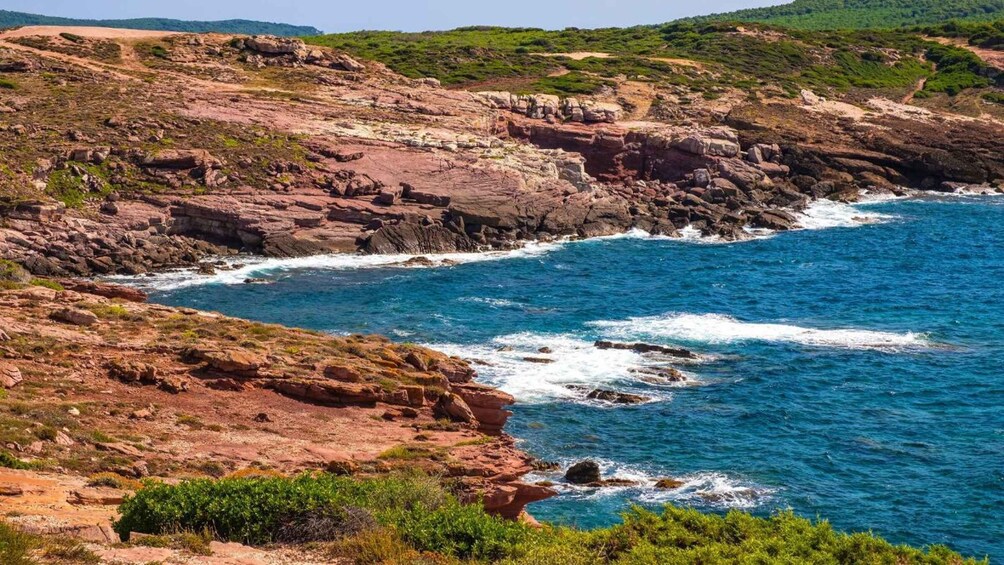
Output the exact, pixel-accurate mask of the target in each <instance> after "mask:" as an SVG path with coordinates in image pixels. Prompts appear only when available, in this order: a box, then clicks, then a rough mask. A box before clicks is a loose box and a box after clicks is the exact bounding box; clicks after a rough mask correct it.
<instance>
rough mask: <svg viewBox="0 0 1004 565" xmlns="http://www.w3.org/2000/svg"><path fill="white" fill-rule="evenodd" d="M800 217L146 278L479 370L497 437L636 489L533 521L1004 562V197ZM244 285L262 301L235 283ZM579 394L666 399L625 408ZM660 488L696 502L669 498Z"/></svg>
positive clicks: (213, 303) (184, 300) (210, 303)
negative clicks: (729, 529)
mask: <svg viewBox="0 0 1004 565" xmlns="http://www.w3.org/2000/svg"><path fill="white" fill-rule="evenodd" d="M862 216H866V218H862ZM862 219H869V220H871V221H860V220H862ZM876 220H877V223H871V222H872V221H876ZM806 222H807V224H808V225H812V226H815V227H820V228H822V227H826V226H834V227H831V228H830V229H814V230H801V231H796V232H789V233H784V234H778V235H775V236H772V237H768V238H763V239H758V240H754V241H748V242H742V243H734V244H714V243H707V242H695V241H679V240H667V239H655V238H642V237H623V238H611V239H600V240H591V241H586V242H575V243H564V244H559V245H544V246H534V247H531V248H530V249H528V250H524V251H522V252H518V253H512V254H507V255H503V256H495V257H490V258H482V259H485V260H479V261H471V262H462V263H461V264H457V265H454V266H446V267H438V268H402V267H399V266H389V265H386V264H384V263H386V261H388V260H386V259H380V258H366V259H359V258H351V259H346V258H344V257H341V258H327V259H323V258H322V259H308V260H293V261H270V262H265V263H262V264H256V265H253V266H249V267H245V268H244V269H241V270H240V271H238V272H236V273H233V274H226V273H224V274H221V275H220V276H218V277H215V278H213V277H210V278H207V279H199V278H195V277H192V276H187V275H186V276H185V277H178V276H175V277H165V278H159V279H152V280H150V281H149V283H150V284H154V285H158V288H160V290H157V291H156V292H155V293H154V295H153V300H155V301H157V302H162V303H166V304H171V305H184V306H191V307H195V308H204V309H212V310H218V311H221V312H224V313H227V314H230V315H235V316H241V317H247V318H252V319H258V320H262V321H267V322H277V323H283V324H289V325H295V326H301V327H307V328H313V329H319V330H325V331H330V332H336V333H348V332H362V333H381V334H387V335H390V336H392V337H394V338H396V339H399V340H401V341H408V342H417V343H423V344H430V345H434V346H436V347H438V348H441V349H444V350H446V351H449V352H451V353H456V354H460V355H464V356H466V357H468V358H473V359H476V360H477V362H478V363H480V365H479V366H478V368H479V372H480V374H481V378H482V380H484V381H485V382H489V383H491V384H494V385H497V386H499V387H501V388H503V389H505V390H507V391H509V392H511V393H513V394H514V395H515V396H516V397H517V399H518V401H519V404H518V405H517V406H516V407H514V412H515V415H514V416H513V418H512V419H511V421H510V424H509V426H508V428H507V431H508V432H509V433H510V434H512V435H514V436H516V437H517V438H520V439H521V440H522V447H523V448H524V449H525V450H527V451H528V452H530V453H532V454H534V455H537V456H539V457H541V458H543V459H546V460H553V461H557V462H560V463H562V464H563V465H567V464H569V463H571V462H574V461H577V460H581V459H586V458H593V459H597V460H598V461H600V462H601V463H602V465H603V468H604V472H605V473H606V474H607V475H609V476H617V477H622V478H632V479H635V480H638V481H640V485H639V486H637V487H627V488H615V489H581V488H573V487H562V495H561V496H559V497H557V498H554V499H551V500H548V501H545V502H542V503H538V504H535V505H533V506H532V507H531V508H530V510H531V512H532V513H533V514H534V515H535V516H537V517H538V518H540V519H545V520H550V521H555V522H562V523H568V524H575V525H579V526H587V527H588V526H598V525H605V524H610V523H612V522H615V521H616V520H617V519H618V513H619V512H621V511H623V510H624V509H625V508H626V507H627V506H628V505H629V504H631V503H640V504H643V505H648V506H652V507H658V506H659V505H660V504H662V503H664V502H673V503H676V504H685V505H692V506H695V507H697V508H701V509H704V510H708V511H715V512H722V511H727V510H728V509H729V508H743V509H746V510H749V511H752V512H754V513H757V514H761V515H767V514H770V513H771V512H773V511H776V510H778V509H783V508H792V509H794V510H795V511H796V512H797V513H799V514H801V515H804V516H807V517H812V518H815V517H823V518H826V519H828V520H830V521H831V522H832V524H833V525H834V526H835V527H837V528H838V529H842V530H849V531H867V530H872V531H874V532H876V533H878V534H881V535H883V536H885V537H887V538H888V539H890V540H892V541H894V542H904V543H910V544H916V545H922V544H927V543H945V544H947V545H949V546H951V547H952V548H954V549H956V550H959V551H962V552H963V553H966V554H970V555H976V556H980V557H982V556H984V555H989V556H990V557H991V558H992V559H993V560H998V559H1004V284H1002V282H1004V198H1002V199H1000V200H998V199H995V198H994V197H951V198H945V199H930V198H927V199H905V200H895V201H888V202H881V203H874V204H869V205H865V206H860V207H859V208H858V209H852V208H849V207H845V206H836V205H829V206H823V207H822V208H819V209H817V210H816V213H815V215H814V216H813V217H812V218H808V219H807V220H806ZM455 259H456V258H455ZM459 259H460V260H461V261H467V260H469V259H470V258H463V257H462V258H459ZM245 276H256V277H265V278H268V279H270V280H271V281H272V283H271V284H267V285H244V284H225V283H233V282H236V281H239V280H240V279H242V278H243V277H245ZM597 339H611V340H615V341H632V342H633V341H644V342H647V343H657V344H666V345H676V346H683V347H687V348H690V349H692V350H694V351H695V352H698V353H699V354H701V359H700V360H699V361H698V362H694V363H689V364H682V365H678V367H679V368H680V369H682V370H683V371H684V372H685V373H686V374H687V375H688V376H689V377H690V378H691V379H692V384H691V385H688V386H670V385H662V384H647V383H645V382H642V381H641V380H640V379H639V374H638V373H636V372H634V371H633V370H636V369H637V368H639V367H643V366H650V365H653V364H658V363H661V362H662V361H660V360H658V359H653V358H651V357H644V356H641V355H638V354H636V353H633V352H629V351H600V350H598V349H596V348H594V347H593V342H594V340H597ZM540 348H548V349H549V350H550V352H549V353H548V352H547V350H545V353H540V352H539V351H538V350H539V349H540ZM527 357H538V358H539V357H545V358H550V359H552V360H553V361H554V362H553V363H548V364H542V363H534V362H529V361H526V360H525V358H527ZM568 384H581V385H586V386H587V387H603V388H609V389H615V390H622V391H631V392H636V393H638V394H642V395H646V396H649V397H651V398H652V399H653V400H652V401H651V402H648V403H646V404H642V405H638V406H628V407H614V406H610V405H605V404H602V403H595V402H592V401H586V400H585V399H583V398H582V393H581V392H577V391H573V390H570V389H568V388H567V387H566V385H568ZM662 477H676V478H680V479H681V480H683V481H684V483H685V484H684V486H683V487H681V488H678V489H675V490H671V491H658V490H656V489H654V488H653V483H654V481H655V480H656V479H658V478H662ZM542 478H548V479H551V480H555V479H556V478H560V475H559V476H558V477H553V476H546V475H542Z"/></svg>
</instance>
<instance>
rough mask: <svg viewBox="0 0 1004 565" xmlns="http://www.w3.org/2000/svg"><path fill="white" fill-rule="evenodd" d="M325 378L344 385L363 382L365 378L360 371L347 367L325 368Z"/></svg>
mask: <svg viewBox="0 0 1004 565" xmlns="http://www.w3.org/2000/svg"><path fill="white" fill-rule="evenodd" d="M324 376H325V377H328V378H329V379H334V380H336V381H342V382H344V383H361V382H363V376H362V375H361V374H360V373H359V371H357V370H355V369H353V368H351V367H346V366H345V365H328V366H327V367H325V368H324Z"/></svg>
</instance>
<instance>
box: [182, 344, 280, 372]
mask: <svg viewBox="0 0 1004 565" xmlns="http://www.w3.org/2000/svg"><path fill="white" fill-rule="evenodd" d="M186 357H188V358H190V359H194V360H197V361H203V362H205V363H206V365H207V367H208V368H210V369H214V370H216V371H219V372H221V373H229V374H235V375H240V376H248V377H254V376H257V375H258V370H259V369H262V368H264V367H265V366H267V365H268V359H266V358H265V357H264V356H262V355H259V354H257V353H252V352H250V351H246V350H243V349H219V350H217V349H208V350H194V351H192V350H190V351H188V352H187V355H186Z"/></svg>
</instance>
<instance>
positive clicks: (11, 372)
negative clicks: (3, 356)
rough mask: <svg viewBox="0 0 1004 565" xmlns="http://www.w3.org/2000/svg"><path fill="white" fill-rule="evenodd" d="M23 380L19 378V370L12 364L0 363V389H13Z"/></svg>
mask: <svg viewBox="0 0 1004 565" xmlns="http://www.w3.org/2000/svg"><path fill="white" fill-rule="evenodd" d="M22 380H24V379H23V377H22V376H21V370H20V369H18V368H17V366H15V365H14V364H13V363H8V362H6V361H0V387H2V388H5V389H6V388H14V387H16V386H17V385H19V384H20V383H21V381H22Z"/></svg>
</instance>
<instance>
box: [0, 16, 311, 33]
mask: <svg viewBox="0 0 1004 565" xmlns="http://www.w3.org/2000/svg"><path fill="white" fill-rule="evenodd" d="M36 25H51V26H91V27H110V28H122V29H144V30H154V31H180V32H186V33H209V32H216V33H239V34H247V35H279V36H284V37H295V36H301V35H316V34H318V33H320V32H321V30H319V29H317V28H314V27H310V26H294V25H289V24H277V23H269V22H256V21H252V20H223V21H218V22H197V21H186V20H171V19H166V18H137V19H131V20H88V19H75V18H57V17H53V16H42V15H37V14H27V13H24V12H11V11H8V10H0V29H3V28H10V27H20V26H36Z"/></svg>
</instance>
